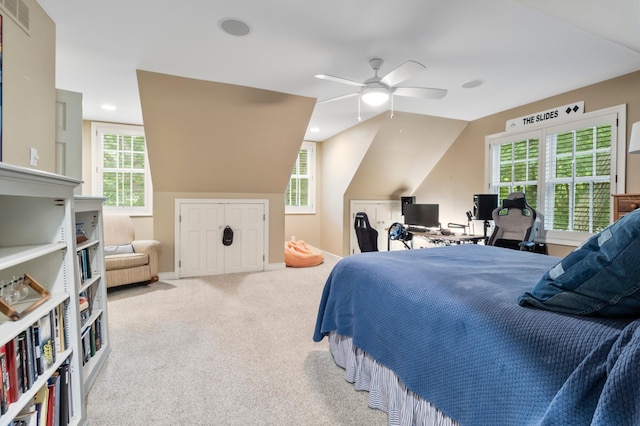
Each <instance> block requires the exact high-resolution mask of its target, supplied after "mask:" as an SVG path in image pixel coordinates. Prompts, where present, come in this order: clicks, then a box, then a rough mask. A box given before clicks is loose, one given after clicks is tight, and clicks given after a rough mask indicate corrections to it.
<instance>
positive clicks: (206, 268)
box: [179, 203, 225, 277]
mask: <svg viewBox="0 0 640 426" xmlns="http://www.w3.org/2000/svg"><path fill="white" fill-rule="evenodd" d="M224 210H225V205H224V204H197V203H196V204H181V205H180V263H179V265H180V276H181V277H197V276H202V275H217V274H222V273H224V253H223V250H222V248H223V247H224V246H223V245H222V244H221V243H219V242H220V241H222V230H223V228H224V226H223V225H224V216H225V212H224Z"/></svg>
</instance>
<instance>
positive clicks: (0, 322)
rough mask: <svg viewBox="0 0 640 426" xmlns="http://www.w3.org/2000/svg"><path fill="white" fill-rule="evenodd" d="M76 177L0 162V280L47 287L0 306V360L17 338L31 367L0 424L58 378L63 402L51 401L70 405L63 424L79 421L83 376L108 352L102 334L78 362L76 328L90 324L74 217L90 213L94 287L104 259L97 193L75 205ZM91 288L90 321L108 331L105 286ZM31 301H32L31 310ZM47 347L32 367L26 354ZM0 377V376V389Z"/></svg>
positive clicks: (32, 357) (32, 356)
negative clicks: (84, 319) (96, 348)
mask: <svg viewBox="0 0 640 426" xmlns="http://www.w3.org/2000/svg"><path fill="white" fill-rule="evenodd" d="M79 184H80V182H79V181H77V180H75V179H72V178H68V177H64V176H59V175H55V174H51V173H46V172H41V171H36V170H31V169H26V168H22V167H16V166H11V165H8V164H4V163H0V284H1V282H2V281H3V280H4V281H13V277H21V276H24V274H28V275H29V276H30V277H32V278H33V280H35V281H36V282H37V283H38V284H40V285H41V286H42V287H44V288H45V289H46V290H47V291H48V293H49V296H48V297H47V298H41V297H40V296H39V295H38V294H35V292H33V290H30V294H29V295H27V296H26V298H25V299H22V300H21V301H19V302H15V301H11V303H10V305H11V307H14V308H15V309H16V311H18V312H21V315H19V318H17V319H15V320H12V319H10V318H8V317H7V316H5V315H4V314H0V350H3V351H5V354H4V355H3V353H2V352H1V351H0V361H2V357H4V358H5V361H7V360H11V356H10V355H11V351H10V353H9V354H8V355H9V356H8V355H7V354H6V350H7V349H11V348H12V347H13V348H14V349H16V351H19V350H18V349H17V348H18V346H20V347H26V352H23V353H22V354H25V353H26V354H27V361H28V362H27V363H26V364H25V365H26V366H27V367H26V368H28V369H29V371H30V374H28V376H27V377H29V378H30V380H29V382H30V383H28V384H27V383H24V384H23V385H22V387H23V389H21V390H20V392H19V395H14V399H15V400H14V401H12V402H10V403H9V404H8V405H7V406H5V409H6V412H5V413H3V414H1V415H0V426H4V425H9V424H11V423H12V421H13V420H14V419H15V418H16V416H18V415H20V414H21V413H23V412H25V411H29V408H30V407H35V405H34V398H38V397H41V396H42V395H43V392H45V391H46V388H47V386H48V383H49V382H50V381H51V382H53V381H55V380H56V379H57V380H59V383H60V388H59V389H64V391H60V390H59V389H58V390H59V392H60V393H58V395H61V396H64V394H66V401H67V404H66V405H65V404H63V403H62V402H60V401H58V404H57V405H56V408H57V409H59V410H61V411H64V409H65V408H66V409H68V412H67V414H68V419H69V424H72V425H81V424H84V423H85V408H84V403H83V402H84V396H85V394H86V392H87V387H86V386H85V384H87V385H90V383H91V382H92V380H94V379H95V374H96V373H97V370H98V367H99V366H100V365H101V364H102V363H103V362H104V358H105V357H106V355H107V353H108V337H106V339H105V342H107V345H103V346H102V349H101V351H103V352H102V353H101V354H100V356H98V355H96V356H94V357H93V358H92V359H91V360H90V362H89V363H85V365H84V367H83V352H82V340H81V334H82V330H83V328H86V327H87V326H88V325H87V324H85V325H84V326H83V325H82V324H81V321H80V311H79V294H80V292H81V290H82V288H83V286H81V284H80V282H81V280H80V277H79V276H78V272H79V269H78V268H79V266H78V261H77V253H78V250H82V248H81V247H83V246H80V247H77V246H76V226H75V224H76V221H78V220H83V221H85V223H91V220H92V219H93V218H94V215H95V220H94V223H95V224H96V225H95V228H93V229H91V228H89V229H90V232H89V233H88V235H89V238H90V239H89V240H88V241H87V247H89V248H90V249H91V250H94V251H95V253H96V254H98V255H96V256H94V259H93V261H92V262H93V263H92V265H93V266H92V267H93V270H94V271H95V274H96V276H98V277H99V278H97V282H98V283H99V284H98V286H97V287H104V283H103V282H102V277H103V276H104V271H103V269H104V266H103V263H104V262H102V260H101V251H102V247H101V246H102V243H101V236H102V234H101V232H102V224H101V208H98V206H99V207H101V201H100V202H97V201H96V200H93V201H89V200H80V201H79V203H78V204H79V206H80V208H79V209H78V210H77V211H76V210H75V200H74V195H73V190H74V188H75V187H76V186H77V185H79ZM86 285H91V284H86V283H85V284H84V286H86ZM96 296H99V299H97V301H96V302H95V306H94V314H95V315H92V316H91V318H90V319H89V321H90V322H91V321H93V322H95V321H97V319H98V318H99V317H100V316H102V321H101V323H102V325H103V334H102V336H107V333H106V332H105V331H104V330H106V329H107V327H106V325H107V321H106V319H107V318H106V309H105V308H106V298H105V295H104V289H99V290H98V291H97V294H96ZM35 301H39V302H38V303H34V302H35ZM29 306H31V307H34V306H35V308H33V309H31V310H30V311H29V309H27V307H29ZM96 308H97V309H96ZM25 312H28V313H25ZM46 318H51V319H53V322H52V324H53V325H54V326H53V327H52V328H49V327H46V320H45V319H46ZM42 330H50V331H51V334H52V336H53V339H55V345H54V344H53V342H54V340H53V339H50V340H48V341H46V342H41V343H39V344H36V342H37V339H35V338H33V336H39V337H41V338H42V337H43V334H42V333H41V331H42ZM25 335H26V336H27V337H26V340H23V341H26V342H31V343H33V347H31V346H29V343H27V344H26V345H25V344H22V343H20V341H19V339H21V338H23V337H22V336H25ZM31 338H33V340H31ZM40 346H42V347H41V348H40ZM51 348H53V349H52V350H53V354H54V356H55V361H53V363H52V365H50V366H48V365H46V366H45V367H44V368H42V369H41V370H42V371H41V372H38V371H35V374H34V371H33V370H34V369H35V367H34V365H35V364H32V362H33V363H37V362H38V358H40V359H43V358H42V357H44V356H45V355H46V356H47V357H51V351H49V352H47V350H48V349H51ZM38 349H41V350H40V352H38ZM45 349H47V350H45ZM20 358H21V359H23V358H24V357H20ZM0 366H2V363H1V362H0ZM9 367H10V366H9ZM16 369H17V367H16ZM35 370H37V369H35ZM9 372H10V369H9ZM23 372H24V370H23ZM24 377H25V376H23V382H24V381H25V379H24ZM3 379H9V380H8V382H9V383H8V384H9V385H10V386H14V388H13V389H14V391H15V390H18V389H20V386H18V387H15V386H16V383H12V380H10V379H11V375H9V374H8V375H7V376H5V377H3ZM17 380H20V379H19V377H18V378H17ZM5 381H6V380H3V381H2V384H3V386H2V389H4V388H5V386H4V385H5V384H6V383H5ZM66 384H68V386H66ZM67 390H68V392H67ZM11 392H13V391H11V390H10V391H9V393H11ZM16 393H18V392H16ZM63 415H64V413H63Z"/></svg>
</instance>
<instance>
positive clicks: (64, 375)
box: [58, 363, 71, 426]
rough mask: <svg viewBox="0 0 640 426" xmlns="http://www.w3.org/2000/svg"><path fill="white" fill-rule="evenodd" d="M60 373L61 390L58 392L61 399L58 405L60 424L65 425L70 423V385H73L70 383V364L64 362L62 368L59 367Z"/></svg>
mask: <svg viewBox="0 0 640 426" xmlns="http://www.w3.org/2000/svg"><path fill="white" fill-rule="evenodd" d="M58 374H59V375H60V392H58V393H59V394H60V400H59V403H58V406H59V407H60V408H59V409H58V413H59V416H60V422H59V424H60V425H62V426H64V425H67V424H69V411H70V408H69V404H71V399H70V395H71V389H70V388H69V386H71V384H70V383H69V364H67V363H65V364H62V365H61V366H60V368H58Z"/></svg>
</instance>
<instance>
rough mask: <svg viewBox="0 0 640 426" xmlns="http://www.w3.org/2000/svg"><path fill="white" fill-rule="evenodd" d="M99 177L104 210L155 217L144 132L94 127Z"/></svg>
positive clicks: (121, 127) (96, 187)
mask: <svg viewBox="0 0 640 426" xmlns="http://www.w3.org/2000/svg"><path fill="white" fill-rule="evenodd" d="M91 130H92V132H91V133H92V135H93V153H94V164H95V165H96V167H95V171H96V174H95V176H94V178H93V193H94V194H96V195H99V196H103V197H106V198H107V200H106V201H105V203H104V210H105V212H108V213H123V214H129V215H150V214H152V211H153V208H152V192H153V191H152V187H151V173H150V170H149V160H148V157H147V147H146V141H145V136H144V129H143V128H142V127H140V126H125V125H117V124H106V123H104V124H103V123H92V125H91Z"/></svg>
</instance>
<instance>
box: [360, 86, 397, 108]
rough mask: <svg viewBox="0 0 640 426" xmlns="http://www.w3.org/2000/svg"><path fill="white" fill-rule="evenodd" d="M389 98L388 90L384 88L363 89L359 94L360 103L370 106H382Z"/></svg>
mask: <svg viewBox="0 0 640 426" xmlns="http://www.w3.org/2000/svg"><path fill="white" fill-rule="evenodd" d="M390 96H391V94H390V92H389V89H387V88H384V87H365V88H363V89H362V93H361V94H360V98H361V99H362V102H364V103H365V104H367V105H371V106H379V105H382V104H384V103H385V102H387V101H388V100H389V97H390Z"/></svg>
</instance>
